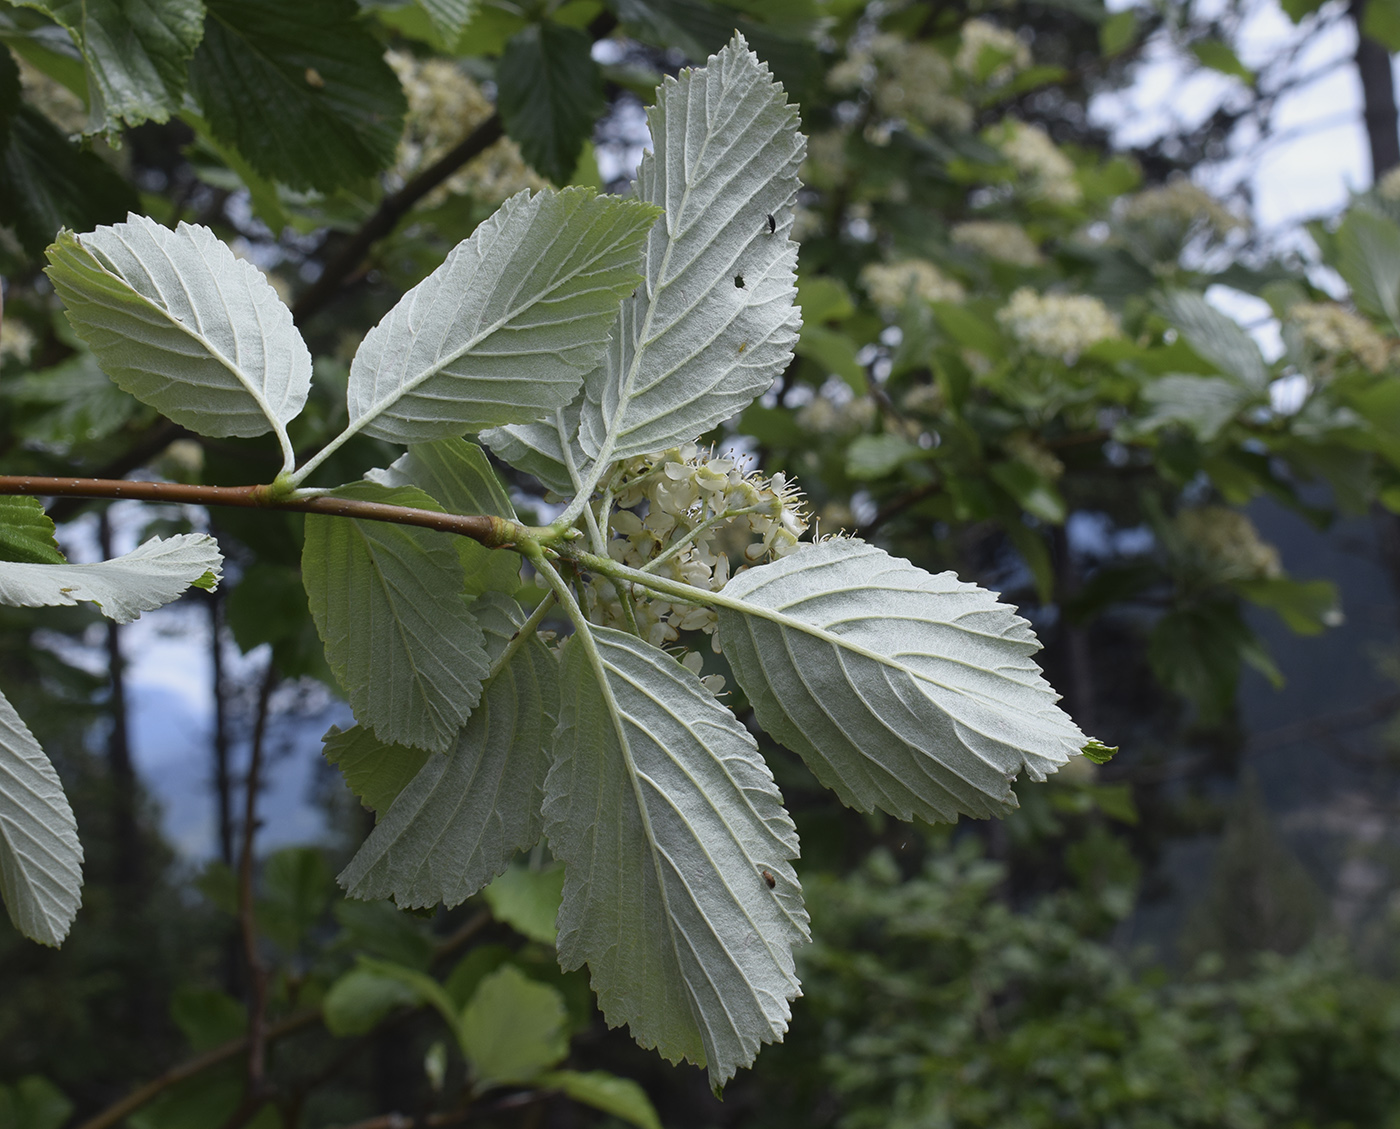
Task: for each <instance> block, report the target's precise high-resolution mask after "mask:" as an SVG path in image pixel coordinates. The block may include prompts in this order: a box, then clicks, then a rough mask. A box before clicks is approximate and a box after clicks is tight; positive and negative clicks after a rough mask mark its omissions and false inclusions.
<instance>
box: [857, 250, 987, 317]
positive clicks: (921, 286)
mask: <svg viewBox="0 0 1400 1129" xmlns="http://www.w3.org/2000/svg"><path fill="white" fill-rule="evenodd" d="M860 283H861V285H862V286H864V287H865V292H866V293H867V294H869V295H870V300H871V301H872V302H874V303H875V304H876V305H877V306H879V307H880V308H881V309H882V310H884V311H885V312H886V313H889V314H893V313H896V312H898V311H899V309H900V308H901V307H902V306H903V305H904V303H905V302H906V301H908V299H909V297H910V295H911V294H912V295H913V296H914V297H915V298H919V299H921V300H923V301H925V302H961V301H962V300H963V298H964V296H965V292H964V290H963V288H962V284H961V283H959V282H958V281H957V280H956V279H953V278H949V277H948V276H947V275H946V274H944V273H943V272H942V271H941V270H939V269H938V268H937V267H936V266H934V265H933V264H932V263H931V262H929V261H928V260H927V259H902V260H900V261H899V262H897V263H868V264H866V265H865V266H864V267H862V268H861V272H860Z"/></svg>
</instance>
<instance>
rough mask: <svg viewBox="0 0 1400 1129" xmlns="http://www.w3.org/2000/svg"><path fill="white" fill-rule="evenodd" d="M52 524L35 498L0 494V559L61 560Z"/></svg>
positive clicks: (41, 561)
mask: <svg viewBox="0 0 1400 1129" xmlns="http://www.w3.org/2000/svg"><path fill="white" fill-rule="evenodd" d="M53 528H54V527H53V519H52V518H50V517H49V515H48V514H46V513H45V512H44V503H43V502H41V501H39V499H38V498H22V497H9V496H5V497H0V561H18V562H23V563H25V564H64V563H65V562H66V559H67V558H65V557H64V555H63V554H62V553H61V552H59V548H58V542H57V541H56V540H54V535H53Z"/></svg>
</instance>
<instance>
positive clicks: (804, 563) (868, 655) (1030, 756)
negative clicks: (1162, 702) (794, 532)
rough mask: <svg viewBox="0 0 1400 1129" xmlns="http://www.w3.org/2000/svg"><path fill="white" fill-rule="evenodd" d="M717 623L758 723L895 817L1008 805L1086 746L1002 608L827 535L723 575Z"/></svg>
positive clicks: (993, 810) (830, 779) (950, 814)
mask: <svg viewBox="0 0 1400 1129" xmlns="http://www.w3.org/2000/svg"><path fill="white" fill-rule="evenodd" d="M722 596H723V597H724V599H723V601H722V602H720V603H719V631H720V639H721V641H722V643H723V645H724V653H725V655H726V656H727V657H728V659H729V661H730V664H731V665H732V667H733V669H734V674H735V677H736V678H738V680H739V684H740V685H741V686H743V688H744V692H745V693H746V694H747V695H748V696H749V700H750V701H751V702H752V703H753V706H754V711H755V712H756V713H757V714H758V720H759V722H760V723H761V724H762V725H763V727H764V729H766V730H767V731H768V732H769V733H771V734H773V736H774V737H776V738H777V739H778V740H779V741H781V742H783V744H785V745H787V746H788V747H789V748H790V749H792V750H793V751H794V752H797V753H799V754H800V755H801V756H802V758H803V759H804V760H805V761H806V762H807V766H808V767H809V768H810V769H811V770H812V771H813V773H815V774H816V777H817V779H818V780H820V781H821V782H822V783H823V784H825V785H826V786H827V787H829V788H832V789H834V790H835V791H836V794H837V795H838V796H840V797H841V799H842V800H843V801H844V802H845V803H847V804H849V805H850V806H852V807H854V808H858V809H860V810H861V811H871V810H872V809H874V808H880V809H882V810H883V811H887V812H889V813H890V814H891V815H895V816H898V817H899V818H900V819H909V818H911V817H913V816H918V817H919V818H921V819H925V820H929V821H937V820H943V821H949V822H951V821H953V820H955V819H957V817H958V815H959V814H965V815H974V816H989V815H999V814H1003V813H1005V812H1007V811H1009V810H1010V809H1012V808H1014V807H1016V794H1015V793H1014V792H1013V791H1012V790H1011V783H1012V781H1013V780H1015V779H1016V777H1017V775H1018V774H1019V773H1021V772H1022V771H1024V772H1025V773H1027V775H1029V776H1030V777H1031V779H1033V780H1043V779H1044V778H1045V776H1046V774H1047V773H1050V772H1054V771H1055V770H1056V769H1058V768H1059V767H1060V766H1061V765H1063V764H1064V763H1065V762H1066V761H1067V760H1068V759H1069V758H1070V757H1071V756H1073V755H1074V754H1076V753H1078V752H1079V751H1080V750H1081V749H1082V748H1083V747H1084V745H1085V744H1086V743H1087V739H1086V738H1085V736H1084V735H1083V734H1082V733H1081V732H1080V731H1079V729H1078V728H1077V727H1076V726H1075V724H1074V723H1073V722H1072V721H1071V720H1070V719H1069V716H1068V715H1067V714H1065V712H1064V711H1063V710H1061V709H1060V708H1059V706H1057V705H1056V704H1055V702H1056V700H1057V697H1058V695H1056V694H1055V692H1054V691H1053V690H1052V689H1051V688H1050V686H1049V684H1048V683H1047V682H1046V681H1045V679H1044V678H1043V677H1041V673H1040V668H1039V667H1038V666H1036V664H1035V662H1034V661H1033V660H1032V659H1031V655H1033V654H1034V653H1035V652H1036V651H1038V650H1039V649H1040V644H1039V643H1038V642H1037V641H1036V638H1035V636H1034V634H1033V633H1032V632H1031V629H1030V626H1029V624H1027V623H1026V621H1025V620H1024V619H1022V618H1021V617H1020V616H1018V615H1016V614H1015V611H1014V609H1012V608H1010V607H1008V606H1007V605H1005V604H1002V603H1000V602H998V600H997V598H996V596H995V595H994V594H993V593H991V592H988V591H986V590H985V589H983V588H978V587H977V586H976V585H974V584H965V583H963V582H962V581H960V580H958V578H957V577H956V576H954V575H953V574H952V573H951V572H944V573H940V574H939V575H937V576H933V575H931V574H930V573H927V572H925V571H924V570H923V569H921V568H916V567H915V566H914V565H912V564H910V563H909V562H908V561H906V560H902V559H899V558H897V557H891V556H890V555H889V554H888V553H886V552H885V551H884V550H882V549H877V548H875V547H874V546H873V545H867V544H865V543H864V542H862V541H852V540H837V539H833V540H830V541H825V542H823V543H821V544H819V545H812V546H808V547H805V548H803V549H800V550H799V551H798V552H795V553H793V554H792V555H791V556H788V557H784V558H783V559H782V560H779V561H775V562H774V563H772V564H768V565H763V566H762V567H760V568H752V569H749V570H748V571H746V572H741V573H739V574H738V575H737V576H735V577H734V579H733V580H731V581H730V582H729V583H728V584H727V585H725V587H724V589H723V592H722Z"/></svg>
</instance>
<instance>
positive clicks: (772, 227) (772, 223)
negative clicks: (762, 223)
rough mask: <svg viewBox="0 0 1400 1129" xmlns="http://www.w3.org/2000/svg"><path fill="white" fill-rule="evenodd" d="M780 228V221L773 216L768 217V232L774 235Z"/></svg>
mask: <svg viewBox="0 0 1400 1129" xmlns="http://www.w3.org/2000/svg"><path fill="white" fill-rule="evenodd" d="M777 230H778V221H777V220H775V219H774V218H773V217H772V216H769V217H768V234H769V235H772V234H774V233H775V232H776V231H777Z"/></svg>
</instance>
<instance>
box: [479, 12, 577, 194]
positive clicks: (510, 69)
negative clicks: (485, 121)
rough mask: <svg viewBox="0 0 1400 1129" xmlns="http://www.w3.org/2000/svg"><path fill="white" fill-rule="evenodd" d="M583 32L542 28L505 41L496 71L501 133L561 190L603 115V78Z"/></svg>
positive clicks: (538, 26) (549, 25)
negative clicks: (595, 123)
mask: <svg viewBox="0 0 1400 1129" xmlns="http://www.w3.org/2000/svg"><path fill="white" fill-rule="evenodd" d="M592 49H593V41H592V39H591V38H590V37H589V36H588V35H586V34H585V33H584V32H581V31H579V30H577V29H576V28H572V27H564V26H562V25H560V24H557V23H553V22H548V23H543V24H531V25H530V26H529V27H527V28H526V29H525V30H524V31H521V32H517V33H516V34H515V35H512V36H511V37H510V42H509V43H507V44H506V49H505V53H504V54H503V55H502V56H501V61H500V63H499V64H498V65H497V67H496V85H497V95H496V105H497V108H498V109H499V110H500V113H501V121H502V123H503V124H504V125H505V127H506V133H507V134H509V135H510V137H512V138H513V139H514V140H515V142H516V143H517V144H518V145H519V146H520V152H521V153H522V154H523V155H524V157H525V159H526V160H527V161H528V162H530V164H531V165H533V166H534V167H535V168H536V169H537V170H539V172H540V173H542V174H543V175H544V176H547V177H548V178H549V179H550V180H552V181H554V183H555V184H567V183H568V180H569V177H570V174H572V173H573V171H574V169H575V167H576V166H577V165H578V158H579V154H580V153H581V152H582V151H583V143H584V142H585V141H586V140H587V139H588V138H589V137H591V136H592V134H593V122H594V120H595V119H596V118H597V117H598V115H599V114H601V113H602V111H603V106H604V100H603V76H602V74H601V73H600V72H599V70H598V64H597V63H595V62H594V61H593V55H592Z"/></svg>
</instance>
